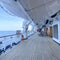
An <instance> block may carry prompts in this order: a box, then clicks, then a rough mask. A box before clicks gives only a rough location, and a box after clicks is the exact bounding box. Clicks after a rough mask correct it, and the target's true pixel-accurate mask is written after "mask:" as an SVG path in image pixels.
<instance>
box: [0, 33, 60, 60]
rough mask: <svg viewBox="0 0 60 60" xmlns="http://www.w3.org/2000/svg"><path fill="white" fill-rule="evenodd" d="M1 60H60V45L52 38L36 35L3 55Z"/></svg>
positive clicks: (0, 57)
mask: <svg viewBox="0 0 60 60" xmlns="http://www.w3.org/2000/svg"><path fill="white" fill-rule="evenodd" d="M0 60H60V45H58V44H56V43H55V42H54V41H53V40H52V39H51V38H50V37H48V36H45V37H42V36H38V34H36V33H35V34H34V35H32V36H31V37H29V38H28V39H27V40H24V41H22V42H21V43H19V44H18V45H16V46H15V47H13V48H12V49H11V51H9V52H8V53H7V54H4V55H1V56H0Z"/></svg>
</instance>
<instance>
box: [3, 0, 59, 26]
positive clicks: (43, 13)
mask: <svg viewBox="0 0 60 60" xmlns="http://www.w3.org/2000/svg"><path fill="white" fill-rule="evenodd" d="M4 1H5V2H7V1H6V0H4ZM8 1H9V4H10V5H8V6H7V5H6V4H4V6H5V7H6V8H7V9H9V10H10V11H11V12H12V13H13V14H15V15H17V16H23V18H27V20H29V19H30V18H31V19H32V20H33V21H34V22H35V23H37V24H38V25H39V26H41V25H44V23H45V20H46V19H47V18H49V17H50V16H51V15H53V14H55V13H56V12H58V11H59V10H60V0H8Z"/></svg>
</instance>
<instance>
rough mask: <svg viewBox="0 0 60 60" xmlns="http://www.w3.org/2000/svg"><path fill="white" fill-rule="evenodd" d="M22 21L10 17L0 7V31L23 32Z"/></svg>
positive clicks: (15, 17) (21, 19)
mask: <svg viewBox="0 0 60 60" xmlns="http://www.w3.org/2000/svg"><path fill="white" fill-rule="evenodd" d="M23 21H24V19H23V18H19V17H17V16H11V15H9V14H8V13H6V12H5V11H4V10H3V9H2V8H1V7H0V31H15V30H23V29H22V23H23Z"/></svg>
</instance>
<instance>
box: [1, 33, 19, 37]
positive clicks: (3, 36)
mask: <svg viewBox="0 0 60 60" xmlns="http://www.w3.org/2000/svg"><path fill="white" fill-rule="evenodd" d="M15 35H20V33H19V34H11V35H6V36H0V38H4V37H9V36H15Z"/></svg>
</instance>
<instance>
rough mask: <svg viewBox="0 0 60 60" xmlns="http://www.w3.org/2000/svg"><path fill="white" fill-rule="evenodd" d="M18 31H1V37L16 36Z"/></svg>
mask: <svg viewBox="0 0 60 60" xmlns="http://www.w3.org/2000/svg"><path fill="white" fill-rule="evenodd" d="M15 33H16V31H0V36H6V35H11V34H15Z"/></svg>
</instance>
